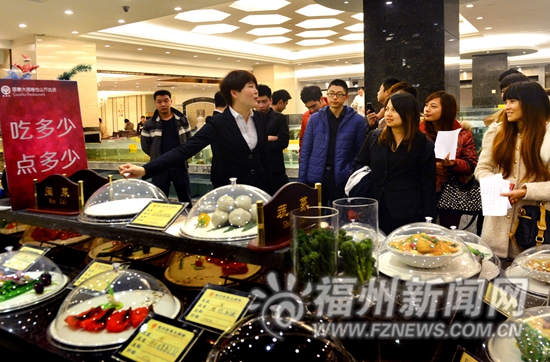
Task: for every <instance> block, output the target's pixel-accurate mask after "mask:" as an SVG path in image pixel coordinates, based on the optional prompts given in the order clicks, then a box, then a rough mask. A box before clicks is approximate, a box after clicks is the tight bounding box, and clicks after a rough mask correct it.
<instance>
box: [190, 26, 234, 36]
mask: <svg viewBox="0 0 550 362" xmlns="http://www.w3.org/2000/svg"><path fill="white" fill-rule="evenodd" d="M237 29H239V27H238V26H233V25H227V24H215V25H198V26H195V27H194V28H193V30H191V32H192V33H199V34H206V35H211V34H226V33H231V32H233V31H235V30H237Z"/></svg>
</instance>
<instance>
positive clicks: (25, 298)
mask: <svg viewBox="0 0 550 362" xmlns="http://www.w3.org/2000/svg"><path fill="white" fill-rule="evenodd" d="M50 274H51V275H52V284H50V285H49V286H47V287H45V288H44V293H42V294H36V292H35V291H34V289H32V290H30V291H28V292H27V293H23V294H21V295H18V296H17V297H15V298H11V299H8V300H5V301H3V302H0V313H4V312H9V311H12V310H16V309H20V308H24V307H28V306H30V305H33V304H38V303H40V302H42V301H44V300H47V299H50V298H53V297H55V296H56V295H57V294H59V293H60V292H62V291H63V289H64V288H65V286H66V285H67V282H68V281H69V278H67V277H66V276H65V275H63V274H59V273H50ZM25 275H28V276H30V277H31V279H36V278H39V277H40V275H42V272H30V273H25Z"/></svg>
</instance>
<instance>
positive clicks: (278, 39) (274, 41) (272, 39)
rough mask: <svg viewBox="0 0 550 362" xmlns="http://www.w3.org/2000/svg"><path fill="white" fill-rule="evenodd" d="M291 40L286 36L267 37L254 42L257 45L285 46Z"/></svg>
mask: <svg viewBox="0 0 550 362" xmlns="http://www.w3.org/2000/svg"><path fill="white" fill-rule="evenodd" d="M291 40H292V39H291V38H287V37H286V36H267V37H264V38H258V39H255V40H253V41H252V42H253V43H257V44H283V43H286V42H289V41H291Z"/></svg>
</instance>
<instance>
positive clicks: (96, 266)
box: [68, 260, 128, 292]
mask: <svg viewBox="0 0 550 362" xmlns="http://www.w3.org/2000/svg"><path fill="white" fill-rule="evenodd" d="M118 268H119V269H126V268H128V264H120V265H119V267H118ZM114 269H115V266H114V265H113V264H111V263H108V262H104V261H99V260H93V261H92V262H90V264H88V265H87V266H86V268H84V270H82V271H81V272H80V274H78V276H77V277H76V278H75V279H74V280H73V282H72V283H71V285H69V287H68V288H69V289H74V288H76V287H78V286H79V285H81V284H82V283H84V282H85V281H86V280H88V279H90V278H91V277H93V276H96V275H97V274H100V273H103V272H106V271H111V270H114ZM114 277H116V276H114ZM112 279H113V280H104V281H102V282H101V283H98V284H96V285H92V284H90V285H87V286H86V288H88V289H90V290H95V291H98V292H101V291H103V290H105V288H106V287H107V286H108V285H110V284H111V283H112V282H113V281H114V278H112Z"/></svg>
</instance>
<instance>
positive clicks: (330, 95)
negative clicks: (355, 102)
mask: <svg viewBox="0 0 550 362" xmlns="http://www.w3.org/2000/svg"><path fill="white" fill-rule="evenodd" d="M345 96H347V94H344V93H333V92H330V93H327V97H330V98H334V97H336V98H344V97H345Z"/></svg>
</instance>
